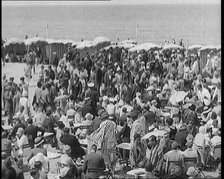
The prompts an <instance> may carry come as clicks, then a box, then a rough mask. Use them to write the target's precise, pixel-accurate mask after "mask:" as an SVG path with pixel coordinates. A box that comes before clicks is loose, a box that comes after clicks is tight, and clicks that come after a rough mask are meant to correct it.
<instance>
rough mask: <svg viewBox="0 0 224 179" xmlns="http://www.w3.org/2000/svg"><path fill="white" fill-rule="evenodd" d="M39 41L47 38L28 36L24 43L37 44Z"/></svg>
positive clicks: (44, 40)
mask: <svg viewBox="0 0 224 179" xmlns="http://www.w3.org/2000/svg"><path fill="white" fill-rule="evenodd" d="M38 42H46V39H44V38H41V37H32V38H28V39H25V40H24V43H25V45H26V46H28V45H32V44H37V43H38ZM46 43H47V42H46Z"/></svg>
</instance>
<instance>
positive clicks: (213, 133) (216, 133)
mask: <svg viewBox="0 0 224 179" xmlns="http://www.w3.org/2000/svg"><path fill="white" fill-rule="evenodd" d="M219 134H220V131H219V129H218V128H213V131H212V135H214V136H215V135H219Z"/></svg>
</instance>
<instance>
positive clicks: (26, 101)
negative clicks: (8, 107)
mask: <svg viewBox="0 0 224 179" xmlns="http://www.w3.org/2000/svg"><path fill="white" fill-rule="evenodd" d="M21 107H24V110H23V114H24V116H25V121H26V120H27V119H28V117H29V116H30V101H29V99H28V94H27V92H26V91H24V92H23V94H22V97H21V98H20V101H19V109H20V108H21Z"/></svg>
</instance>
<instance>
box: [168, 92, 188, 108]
mask: <svg viewBox="0 0 224 179" xmlns="http://www.w3.org/2000/svg"><path fill="white" fill-rule="evenodd" d="M186 95H187V93H186V92H184V91H177V92H175V93H173V94H172V95H171V96H170V102H171V104H172V105H177V103H178V102H180V101H183V100H184V98H185V96H186Z"/></svg>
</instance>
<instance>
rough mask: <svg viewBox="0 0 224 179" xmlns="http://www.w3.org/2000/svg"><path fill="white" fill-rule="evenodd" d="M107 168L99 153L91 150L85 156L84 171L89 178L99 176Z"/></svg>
mask: <svg viewBox="0 0 224 179" xmlns="http://www.w3.org/2000/svg"><path fill="white" fill-rule="evenodd" d="M105 168H106V167H105V163H104V159H103V157H102V155H100V154H99V153H95V152H91V153H90V154H88V155H87V156H86V157H85V160H84V165H83V171H84V173H86V177H87V178H88V179H89V178H99V177H100V176H101V175H103V170H105Z"/></svg>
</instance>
